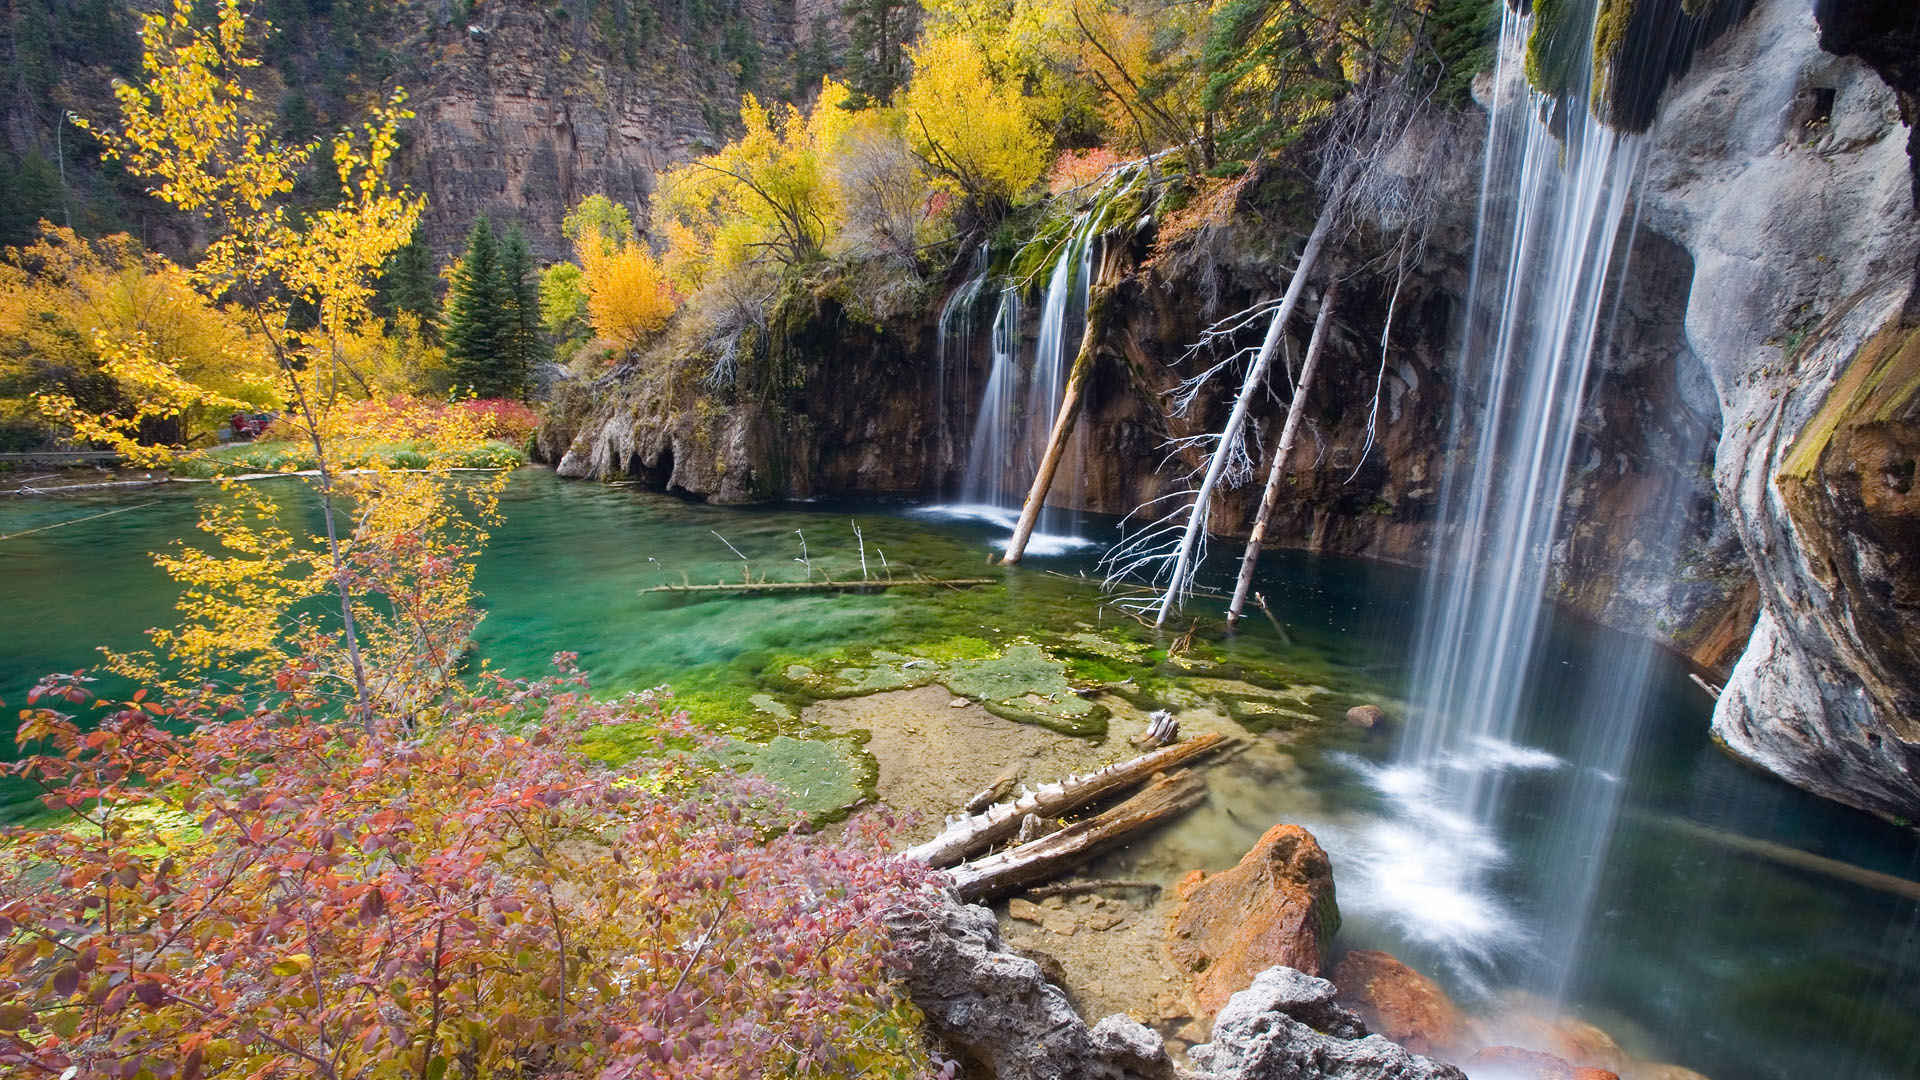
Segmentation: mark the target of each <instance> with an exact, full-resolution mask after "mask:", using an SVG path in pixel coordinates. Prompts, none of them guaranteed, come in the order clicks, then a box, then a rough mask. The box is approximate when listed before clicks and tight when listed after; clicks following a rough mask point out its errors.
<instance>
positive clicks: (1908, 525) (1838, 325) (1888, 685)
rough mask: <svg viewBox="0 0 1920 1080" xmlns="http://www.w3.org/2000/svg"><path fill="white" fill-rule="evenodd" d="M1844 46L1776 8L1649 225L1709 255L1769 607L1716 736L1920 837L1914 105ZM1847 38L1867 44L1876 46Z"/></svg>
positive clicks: (1798, 13) (1731, 476)
mask: <svg viewBox="0 0 1920 1080" xmlns="http://www.w3.org/2000/svg"><path fill="white" fill-rule="evenodd" d="M1830 6H1831V5H1830ZM1879 6H1880V7H1888V5H1879ZM1858 7H1859V8H1860V10H1861V12H1865V10H1866V9H1868V8H1872V7H1874V5H1859V6H1858ZM1902 18H1904V19H1905V20H1906V21H1908V22H1911V21H1914V20H1916V19H1920V14H1916V13H1915V12H1914V10H1913V9H1911V8H1910V7H1909V8H1908V9H1907V11H1906V12H1904V13H1903V14H1902V15H1901V16H1897V17H1896V18H1895V20H1894V25H1895V27H1896V28H1897V27H1898V25H1899V21H1900V19H1902ZM1856 29H1857V28H1856ZM1820 30H1821V28H1820V27H1818V26H1816V24H1815V20H1814V15H1813V12H1812V11H1810V10H1809V8H1808V6H1807V5H1806V4H1804V3H1800V2H1795V0H1762V2H1760V3H1758V4H1756V5H1755V10H1754V11H1753V12H1752V14H1750V15H1749V16H1748V18H1747V20H1746V22H1745V23H1744V24H1743V25H1742V27H1741V28H1740V29H1739V30H1737V31H1736V32H1734V33H1733V34H1730V35H1728V37H1726V38H1725V39H1723V40H1722V41H1721V42H1719V43H1718V44H1717V45H1716V46H1714V47H1713V48H1712V49H1711V50H1709V51H1708V53H1707V54H1705V55H1703V56H1702V58H1701V62H1700V64H1699V65H1698V67H1697V68H1696V70H1695V71H1694V72H1693V74H1691V75H1690V76H1688V77H1687V78H1685V79H1683V80H1682V81H1681V82H1680V83H1679V84H1677V85H1676V86H1675V88H1674V91H1673V92H1672V93H1671V94H1670V95H1669V97H1668V100H1667V103H1666V105H1665V107H1664V110H1663V114H1662V119H1661V120H1660V122H1659V123H1658V124H1657V125H1656V126H1655V127H1654V129H1653V131H1652V132H1651V133H1650V138H1651V139H1652V146H1651V147H1650V148H1649V154H1648V162H1647V173H1646V176H1645V179H1644V199H1645V211H1644V212H1645V221H1646V224H1647V226H1649V227H1651V228H1654V229H1656V230H1658V231H1660V232H1661V233H1663V234H1664V235H1667V236H1669V237H1672V238H1673V239H1674V240H1675V241H1677V242H1678V243H1680V244H1681V245H1683V246H1684V247H1685V248H1686V249H1687V250H1688V252H1690V253H1691V255H1692V259H1693V264H1694V272H1693V278H1692V286H1691V288H1690V290H1689V291H1688V292H1687V293H1686V299H1685V331H1686V335H1685V336H1686V342H1687V344H1688V347H1689V348H1690V349H1691V350H1692V351H1693V352H1694V353H1695V354H1696V355H1697V356H1699V357H1700V359H1701V361H1702V362H1703V363H1704V364H1705V366H1706V370H1707V372H1708V374H1709V375H1710V376H1711V378H1712V380H1713V387H1714V391H1715V393H1716V394H1717V395H1718V397H1719V400H1720V407H1721V412H1722V430H1723V433H1722V437H1721V440H1720V445H1719V449H1718V452H1717V454H1716V459H1715V469H1714V478H1715V483H1716V485H1717V487H1718V489H1719V492H1720V501H1721V504H1722V505H1723V506H1725V507H1727V508H1728V509H1729V511H1730V513H1731V515H1732V518H1733V521H1734V524H1735V527H1736V529H1737V530H1738V533H1739V536H1740V540H1741V542H1742V544H1743V546H1744V548H1745V550H1746V553H1747V555H1748V558H1749V560H1750V562H1751V564H1752V566H1753V568H1754V573H1755V576H1756V578H1757V580H1758V583H1759V587H1760V596H1761V607H1760V615H1759V619H1758V622H1757V623H1756V625H1755V627H1754V630H1753V636H1752V640H1751V642H1750V644H1749V645H1748V647H1747V649H1746V652H1745V654H1744V655H1743V656H1742V657H1741V659H1740V662H1739V664H1738V666H1737V667H1736V668H1735V670H1734V673H1733V677H1732V680H1731V681H1730V682H1729V683H1728V685H1727V687H1726V691H1725V693H1724V694H1723V695H1722V697H1721V699H1720V702H1719V707H1718V708H1717V710H1716V711H1715V714H1714V732H1715V734H1716V735H1717V736H1718V737H1719V738H1720V739H1721V740H1722V741H1723V742H1724V743H1725V744H1726V745H1727V746H1728V747H1729V748H1730V749H1732V750H1733V751H1734V752H1735V753H1737V754H1739V755H1741V756H1743V757H1746V758H1748V759H1750V760H1752V761H1754V762H1756V763H1758V764H1760V765H1762V766H1764V767H1766V768H1768V769H1770V770H1772V771H1774V772H1776V773H1779V774H1780V775H1782V776H1785V777H1787V778H1788V779H1790V780H1793V781H1794V782H1795V783H1798V784H1800V785H1801V786H1803V787H1807V788H1810V789H1812V790H1815V791H1818V792H1821V793H1822V794H1825V795H1828V796H1830V797H1832V798H1836V799H1838V800H1840V801H1842V802H1847V803H1850V804H1852V805H1855V806H1859V807H1861V808H1864V809H1868V810H1873V811H1876V812H1879V813H1882V814H1885V815H1888V816H1891V817H1895V818H1897V819H1903V820H1909V821H1912V820H1916V819H1920V725H1916V721H1915V717H1917V716H1920V651H1917V649H1916V643H1917V642H1920V496H1917V495H1916V494H1915V493H1914V491H1913V479H1914V477H1913V473H1914V461H1915V459H1916V457H1917V456H1920V426H1916V421H1917V420H1920V398H1916V391H1917V390H1920V327H1916V316H1920V311H1916V310H1915V307H1914V297H1915V292H1914V290H1915V265H1916V264H1915V259H1916V255H1920V217H1916V215H1915V205H1914V201H1913V195H1914V188H1913V175H1912V173H1911V172H1910V170H1909V167H1908V166H1909V161H1908V159H1907V155H1906V145H1907V140H1908V137H1909V133H1910V131H1909V128H1908V126H1907V124H1906V123H1905V122H1903V112H1907V113H1908V116H1909V118H1910V110H1911V97H1910V95H1911V90H1908V91H1906V92H1905V95H1903V94H1902V93H1901V92H1897V91H1896V90H1895V89H1894V88H1893V87H1891V86H1889V85H1888V83H1887V81H1886V80H1885V79H1883V78H1882V77H1881V76H1880V75H1879V74H1876V72H1875V71H1874V70H1872V69H1871V68H1870V67H1869V66H1868V64H1867V63H1865V62H1863V61H1862V60H1859V59H1848V58H1843V57H1839V56H1835V55H1833V54H1832V53H1829V52H1826V51H1824V50H1822V49H1821V48H1820V41H1821V33H1820ZM1910 33H1911V31H1910ZM1839 36H1840V37H1842V38H1843V39H1846V40H1851V41H1852V42H1853V43H1854V45H1855V46H1856V47H1860V45H1861V41H1862V39H1863V38H1864V39H1865V40H1866V41H1867V42H1869V43H1870V42H1871V41H1872V40H1875V39H1874V38H1873V36H1872V35H1871V34H1858V33H1855V34H1850V33H1846V32H1844V31H1843V33H1842V34H1841V35H1839ZM1865 51H1866V52H1867V53H1869V54H1871V53H1872V52H1873V49H1872V48H1871V47H1870V45H1869V46H1868V47H1866V48H1865ZM1908 63H1909V65H1910V66H1909V70H1911V60H1910V58H1909V61H1908ZM1902 96H1907V101H1905V102H1903V101H1902V100H1901V98H1902Z"/></svg>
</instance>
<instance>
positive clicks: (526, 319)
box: [499, 224, 546, 397]
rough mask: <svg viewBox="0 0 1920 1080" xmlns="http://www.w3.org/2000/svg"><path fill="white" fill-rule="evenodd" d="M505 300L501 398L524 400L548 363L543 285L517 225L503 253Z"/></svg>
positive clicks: (525, 239) (509, 233)
mask: <svg viewBox="0 0 1920 1080" xmlns="http://www.w3.org/2000/svg"><path fill="white" fill-rule="evenodd" d="M500 277H501V284H502V286H503V288H502V298H503V299H504V300H505V302H506V306H507V319H506V343H505V344H506V348H505V350H504V355H503V358H502V363H501V365H500V373H501V393H500V395H499V396H501V397H524V396H526V393H527V390H528V388H529V387H530V386H531V385H532V382H533V372H534V369H535V368H537V367H539V366H540V365H541V364H542V363H544V362H545V361H546V340H545V338H544V337H542V335H541V325H540V282H539V278H538V276H537V275H536V274H535V273H534V269H533V253H532V252H531V251H529V250H528V249H527V237H526V234H525V233H523V232H521V231H520V226H519V225H518V224H515V225H514V226H513V228H512V229H510V230H509V231H508V232H507V242H506V243H505V244H504V245H503V246H502V247H501V249H500Z"/></svg>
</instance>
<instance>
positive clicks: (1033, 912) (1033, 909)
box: [1007, 897, 1040, 923]
mask: <svg viewBox="0 0 1920 1080" xmlns="http://www.w3.org/2000/svg"><path fill="white" fill-rule="evenodd" d="M1007 915H1008V917H1009V918H1014V919H1019V920H1020V921H1021V922H1030V923H1037V922H1039V921H1040V905H1039V904H1036V903H1034V902H1033V901H1031V900H1022V899H1020V898H1018V897H1015V898H1014V899H1012V900H1009V901H1007Z"/></svg>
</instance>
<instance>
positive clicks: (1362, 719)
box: [1347, 705, 1387, 731]
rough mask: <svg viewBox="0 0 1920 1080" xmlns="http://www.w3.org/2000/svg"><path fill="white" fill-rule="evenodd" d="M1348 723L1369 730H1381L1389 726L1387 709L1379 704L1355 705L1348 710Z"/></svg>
mask: <svg viewBox="0 0 1920 1080" xmlns="http://www.w3.org/2000/svg"><path fill="white" fill-rule="evenodd" d="M1347 723H1349V724H1352V725H1353V726H1354V727H1357V728H1365V729H1366V730H1368V731H1379V730H1381V729H1382V728H1385V727H1386V726H1387V711H1386V710H1385V709H1382V708H1381V707H1380V706H1378V705H1355V706H1354V707H1353V708H1351V709H1348V710H1347Z"/></svg>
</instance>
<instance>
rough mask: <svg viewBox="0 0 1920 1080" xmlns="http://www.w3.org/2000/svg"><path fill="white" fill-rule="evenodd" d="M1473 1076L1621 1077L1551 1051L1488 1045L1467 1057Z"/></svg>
mask: <svg viewBox="0 0 1920 1080" xmlns="http://www.w3.org/2000/svg"><path fill="white" fill-rule="evenodd" d="M1467 1067H1468V1068H1469V1069H1472V1070H1473V1078H1474V1080H1620V1076H1619V1074H1617V1073H1612V1072H1608V1071H1607V1070H1605V1069H1593V1068H1581V1067H1579V1066H1575V1065H1572V1064H1569V1063H1568V1062H1567V1061H1565V1060H1564V1059H1562V1058H1557V1057H1555V1056H1553V1055H1552V1054H1543V1053H1541V1052H1539V1051H1538V1050H1523V1049H1521V1048H1520V1047H1517V1046H1489V1047H1486V1048H1485V1049H1483V1050H1481V1051H1479V1052H1478V1053H1476V1054H1474V1055H1473V1056H1472V1057H1470V1058H1468V1059H1467Z"/></svg>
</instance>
